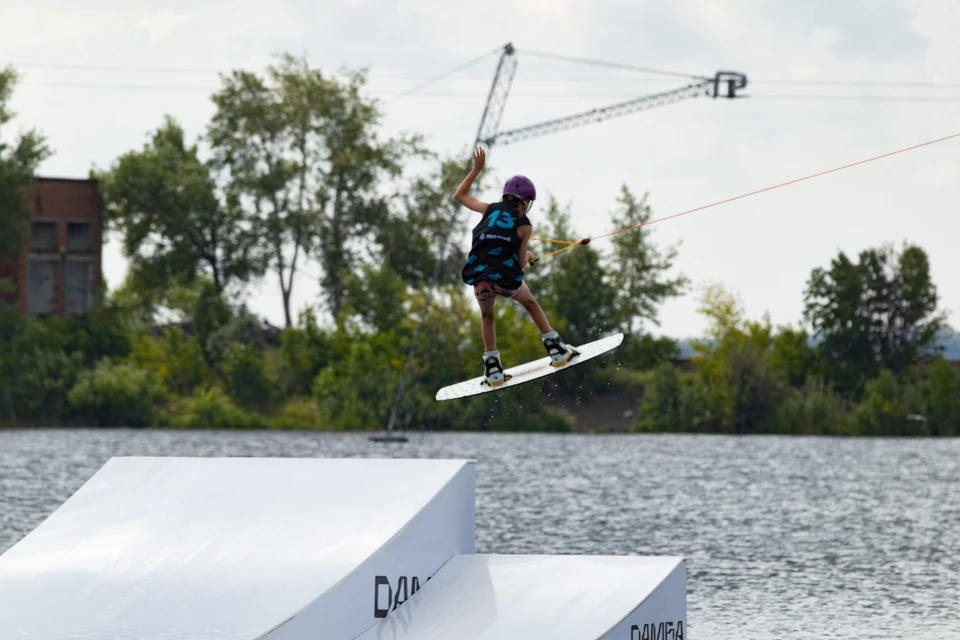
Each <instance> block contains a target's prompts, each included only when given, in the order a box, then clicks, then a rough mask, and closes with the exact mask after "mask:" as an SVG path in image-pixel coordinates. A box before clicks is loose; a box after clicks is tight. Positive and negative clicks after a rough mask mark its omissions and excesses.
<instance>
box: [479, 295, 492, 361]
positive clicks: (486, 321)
mask: <svg viewBox="0 0 960 640" xmlns="http://www.w3.org/2000/svg"><path fill="white" fill-rule="evenodd" d="M496 301H497V299H496V297H493V298H490V299H489V300H487V301H486V302H480V301H479V300H478V301H477V304H479V305H480V334H481V335H482V336H483V348H484V350H485V351H496V350H497V316H496V307H495V303H496Z"/></svg>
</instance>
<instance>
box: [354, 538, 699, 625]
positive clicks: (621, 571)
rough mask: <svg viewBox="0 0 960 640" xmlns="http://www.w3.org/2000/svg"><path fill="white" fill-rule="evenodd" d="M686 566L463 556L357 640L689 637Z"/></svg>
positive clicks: (671, 561)
mask: <svg viewBox="0 0 960 640" xmlns="http://www.w3.org/2000/svg"><path fill="white" fill-rule="evenodd" d="M686 609H687V607H686V565H685V563H684V561H683V559H682V558H678V557H670V556H664V557H650V556H639V557H638V556H629V557H612V556H572V555H570V556H529V555H516V556H513V555H491V556H486V555H460V556H454V557H453V558H452V559H451V560H450V562H448V563H447V564H445V565H444V566H443V568H442V569H440V571H438V572H437V574H436V575H435V576H434V577H433V579H432V580H430V582H429V583H428V584H427V585H426V586H424V587H423V588H422V589H421V590H420V591H418V592H417V593H416V594H415V595H414V596H413V597H412V598H410V600H408V601H407V602H406V603H404V604H403V605H402V606H401V607H400V608H398V609H397V610H396V611H394V612H393V613H391V614H390V615H389V616H388V617H387V618H386V619H385V620H383V621H381V622H380V623H379V624H378V625H377V626H376V627H373V628H372V629H370V630H369V631H367V632H366V633H365V634H363V635H361V636H360V638H358V639H357V640H451V639H453V638H470V639H471V640H536V639H540V638H570V639H571V640H573V639H576V640H614V639H616V640H642V639H645V638H670V639H671V640H673V639H675V638H687V637H688V635H687V629H686V627H687V611H686Z"/></svg>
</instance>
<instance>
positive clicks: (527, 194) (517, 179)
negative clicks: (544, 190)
mask: <svg viewBox="0 0 960 640" xmlns="http://www.w3.org/2000/svg"><path fill="white" fill-rule="evenodd" d="M503 195H505V196H513V197H514V198H519V199H520V200H536V199H537V188H536V187H535V186H533V182H532V181H531V180H530V178H528V177H526V176H513V177H512V178H510V179H509V180H507V184H505V185H503Z"/></svg>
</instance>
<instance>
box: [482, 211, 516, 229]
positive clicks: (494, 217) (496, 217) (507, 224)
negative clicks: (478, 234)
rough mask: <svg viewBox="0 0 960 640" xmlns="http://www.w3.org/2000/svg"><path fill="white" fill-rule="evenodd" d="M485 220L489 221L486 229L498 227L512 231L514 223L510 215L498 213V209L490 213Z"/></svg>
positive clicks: (503, 212) (502, 212)
mask: <svg viewBox="0 0 960 640" xmlns="http://www.w3.org/2000/svg"><path fill="white" fill-rule="evenodd" d="M501 216H502V218H501ZM487 218H488V219H489V220H490V222H489V223H488V224H487V226H488V227H492V226H498V227H500V228H501V229H512V228H513V225H514V223H515V222H516V220H514V218H513V216H512V215H510V214H509V213H507V212H506V211H500V210H499V209H498V210H496V211H494V212H493V213H491V214H490V215H489V216H487Z"/></svg>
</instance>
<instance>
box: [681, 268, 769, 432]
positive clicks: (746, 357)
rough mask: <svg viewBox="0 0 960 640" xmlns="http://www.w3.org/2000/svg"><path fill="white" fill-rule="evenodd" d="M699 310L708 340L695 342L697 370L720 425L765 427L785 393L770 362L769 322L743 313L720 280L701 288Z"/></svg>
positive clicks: (736, 428)
mask: <svg viewBox="0 0 960 640" xmlns="http://www.w3.org/2000/svg"><path fill="white" fill-rule="evenodd" d="M699 311H700V312H701V313H702V314H704V315H705V316H707V318H709V319H710V322H711V324H710V326H709V328H708V330H707V333H708V335H709V336H710V337H711V340H710V342H707V343H702V344H699V345H695V348H696V349H697V350H698V352H699V354H700V355H699V356H698V357H697V358H696V361H697V364H698V375H699V376H700V378H701V379H702V381H703V382H704V384H705V385H706V389H707V390H708V392H709V396H708V397H709V400H708V402H709V404H710V408H711V410H712V412H713V413H714V414H715V415H716V416H717V417H718V420H719V421H720V425H721V429H722V430H724V431H732V432H734V433H758V432H769V431H772V430H773V429H774V417H775V415H776V410H777V408H778V406H779V404H780V403H781V402H782V401H783V399H784V398H785V397H786V394H787V386H786V379H785V376H784V372H783V371H781V370H778V369H777V368H776V367H775V366H774V363H773V359H772V356H771V353H772V351H773V343H774V338H773V327H772V325H771V323H770V321H769V319H768V318H765V319H764V321H763V322H752V321H747V320H744V319H743V308H742V304H741V303H740V300H739V298H738V297H737V296H736V295H735V294H734V293H733V292H731V291H729V290H728V289H726V288H725V287H723V286H722V285H710V286H708V287H706V288H705V290H704V292H703V297H702V299H701V303H700V308H699Z"/></svg>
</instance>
